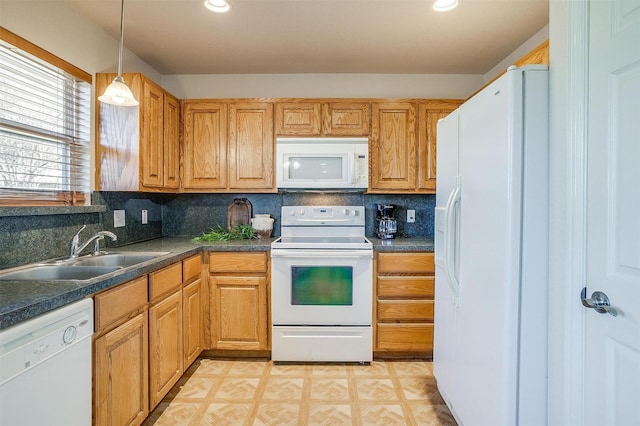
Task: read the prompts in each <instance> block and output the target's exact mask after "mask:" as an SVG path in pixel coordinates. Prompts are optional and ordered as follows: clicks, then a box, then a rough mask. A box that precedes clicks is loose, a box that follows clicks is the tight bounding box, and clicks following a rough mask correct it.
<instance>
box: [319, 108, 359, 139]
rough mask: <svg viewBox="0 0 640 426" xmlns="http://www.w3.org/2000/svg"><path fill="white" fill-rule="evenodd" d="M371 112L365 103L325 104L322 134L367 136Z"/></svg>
mask: <svg viewBox="0 0 640 426" xmlns="http://www.w3.org/2000/svg"><path fill="white" fill-rule="evenodd" d="M370 122H371V110H370V106H369V103H366V102H327V103H325V104H324V105H323V117H322V127H323V129H322V132H323V133H324V134H325V135H328V136H369V134H370Z"/></svg>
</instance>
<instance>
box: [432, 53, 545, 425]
mask: <svg viewBox="0 0 640 426" xmlns="http://www.w3.org/2000/svg"><path fill="white" fill-rule="evenodd" d="M548 99H549V86H548V70H547V67H546V66H539V65H538V66H527V67H523V68H516V67H511V68H510V69H509V70H508V71H507V73H506V74H504V75H503V76H502V77H500V78H499V79H497V80H496V81H494V82H493V83H491V84H490V85H489V86H487V87H486V88H485V89H483V90H482V91H481V92H479V93H478V94H476V95H475V96H473V97H472V98H471V99H469V100H468V101H467V102H465V103H464V104H462V105H461V106H460V107H459V108H458V109H457V110H456V111H454V112H453V113H451V114H450V115H449V116H447V117H445V118H444V119H442V120H440V122H439V123H438V130H437V138H438V139H437V170H438V180H437V188H436V212H435V259H436V290H435V321H434V326H435V331H434V333H435V336H434V355H433V370H434V375H435V378H436V380H437V384H438V389H439V391H440V393H441V395H442V397H443V398H444V400H445V401H446V403H447V405H448V407H449V409H450V410H451V412H452V413H453V415H454V417H455V418H456V420H457V421H458V423H459V424H461V425H464V426H498V425H504V426H507V425H508V426H512V425H535V426H539V425H544V424H546V423H547V417H546V415H547V408H546V407H547V403H546V397H547V335H548V333H547V306H548V301H547V294H548V291H547V283H548V279H547V276H548V272H547V271H548V263H549V259H548V248H547V246H548V181H549V167H548V162H549V160H548V140H549V139H548V122H549V113H548V110H549V107H548Z"/></svg>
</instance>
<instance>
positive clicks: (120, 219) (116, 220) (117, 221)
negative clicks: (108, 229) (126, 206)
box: [113, 210, 125, 228]
mask: <svg viewBox="0 0 640 426" xmlns="http://www.w3.org/2000/svg"><path fill="white" fill-rule="evenodd" d="M124 222H125V221H124V210H114V211H113V227H114V228H122V227H123V226H124V224H125V223H124Z"/></svg>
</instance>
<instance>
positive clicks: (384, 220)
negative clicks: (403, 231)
mask: <svg viewBox="0 0 640 426" xmlns="http://www.w3.org/2000/svg"><path fill="white" fill-rule="evenodd" d="M395 209H396V206H395V205H393V204H376V236H377V237H378V238H380V239H381V240H389V239H391V238H395V237H396V233H397V232H398V221H397V220H396V219H395V218H394V217H393V211H394V210H395Z"/></svg>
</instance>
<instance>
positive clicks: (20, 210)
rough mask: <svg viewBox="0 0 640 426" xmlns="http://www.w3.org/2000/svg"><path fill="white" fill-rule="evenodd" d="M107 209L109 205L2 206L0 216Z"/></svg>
mask: <svg viewBox="0 0 640 426" xmlns="http://www.w3.org/2000/svg"><path fill="white" fill-rule="evenodd" d="M106 211H107V206H51V207H49V206H34V207H0V217H10V216H49V215H57V214H84V213H102V212H106Z"/></svg>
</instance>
